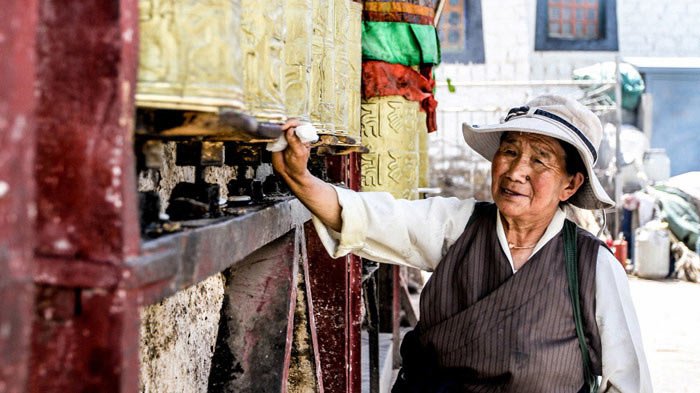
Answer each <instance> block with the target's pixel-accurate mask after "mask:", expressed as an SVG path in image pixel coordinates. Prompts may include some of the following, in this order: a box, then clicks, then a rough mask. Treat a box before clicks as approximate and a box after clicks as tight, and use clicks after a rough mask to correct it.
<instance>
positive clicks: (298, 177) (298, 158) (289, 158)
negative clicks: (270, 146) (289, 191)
mask: <svg viewBox="0 0 700 393" xmlns="http://www.w3.org/2000/svg"><path fill="white" fill-rule="evenodd" d="M299 125H300V122H299V120H297V119H290V120H287V122H286V123H284V125H283V126H282V130H283V132H284V135H285V138H287V143H288V145H287V148H286V149H284V150H282V151H279V152H274V153H272V166H273V167H274V168H275V171H277V173H278V174H279V175H280V176H281V177H282V178H283V179H284V180H285V181H286V182H287V183H290V182H294V183H296V184H303V182H304V181H305V180H307V179H308V177H309V176H311V173H310V172H309V170H308V169H307V164H308V162H309V157H310V155H311V146H310V144H308V143H303V142H302V141H301V140H300V139H299V137H298V136H297V134H296V127H298V126H299Z"/></svg>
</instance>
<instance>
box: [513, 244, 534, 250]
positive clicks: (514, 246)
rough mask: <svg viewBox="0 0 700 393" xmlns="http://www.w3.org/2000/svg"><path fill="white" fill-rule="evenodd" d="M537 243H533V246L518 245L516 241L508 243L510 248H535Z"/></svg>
mask: <svg viewBox="0 0 700 393" xmlns="http://www.w3.org/2000/svg"><path fill="white" fill-rule="evenodd" d="M535 246H536V244H533V245H531V246H516V245H515V243H508V248H510V249H511V250H529V249H531V248H535Z"/></svg>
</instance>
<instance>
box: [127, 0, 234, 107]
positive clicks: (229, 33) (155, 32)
mask: <svg viewBox="0 0 700 393" xmlns="http://www.w3.org/2000/svg"><path fill="white" fill-rule="evenodd" d="M139 18H140V20H139V34H140V38H139V40H140V49H139V50H140V53H139V69H138V84H137V94H136V102H137V105H139V106H142V107H155V108H170V109H187V110H201V111H208V112H216V111H217V110H218V108H220V107H229V108H235V109H243V108H244V104H243V102H244V99H243V79H242V73H241V69H242V68H243V67H242V65H243V63H242V60H243V58H242V56H241V51H240V43H241V30H240V26H241V2H240V0H209V1H201V2H195V1H172V0H139Z"/></svg>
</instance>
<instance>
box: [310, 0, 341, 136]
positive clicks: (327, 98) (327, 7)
mask: <svg viewBox="0 0 700 393" xmlns="http://www.w3.org/2000/svg"><path fill="white" fill-rule="evenodd" d="M334 5H335V0H313V19H312V25H313V37H312V42H311V47H312V48H311V50H312V61H311V91H312V94H311V122H312V123H313V124H314V126H315V127H316V128H317V129H318V130H319V133H321V134H333V133H334V131H335V127H334V122H335V100H336V97H335V82H334V76H335V51H334V44H335V42H334V40H335V12H334Z"/></svg>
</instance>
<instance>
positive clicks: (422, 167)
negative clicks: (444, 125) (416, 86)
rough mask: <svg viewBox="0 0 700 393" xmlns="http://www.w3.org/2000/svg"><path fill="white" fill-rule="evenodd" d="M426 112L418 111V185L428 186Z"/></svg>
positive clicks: (428, 166)
mask: <svg viewBox="0 0 700 393" xmlns="http://www.w3.org/2000/svg"><path fill="white" fill-rule="evenodd" d="M426 117H427V115H426V113H425V112H423V111H421V112H418V125H417V126H416V129H417V130H418V162H419V168H418V187H420V188H427V187H430V159H429V156H428V146H429V143H428V126H427V123H426Z"/></svg>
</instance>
